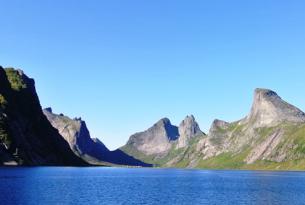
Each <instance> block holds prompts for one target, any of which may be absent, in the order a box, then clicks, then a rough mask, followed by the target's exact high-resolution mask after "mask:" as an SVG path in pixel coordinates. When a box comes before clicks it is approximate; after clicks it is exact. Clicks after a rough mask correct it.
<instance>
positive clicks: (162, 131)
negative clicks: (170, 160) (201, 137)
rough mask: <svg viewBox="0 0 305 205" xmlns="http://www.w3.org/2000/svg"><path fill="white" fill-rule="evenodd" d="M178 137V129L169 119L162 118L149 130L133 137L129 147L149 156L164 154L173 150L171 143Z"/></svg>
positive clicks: (128, 143) (128, 144)
mask: <svg viewBox="0 0 305 205" xmlns="http://www.w3.org/2000/svg"><path fill="white" fill-rule="evenodd" d="M178 137H179V132H178V127H176V126H174V125H172V124H171V122H170V120H169V119H168V118H162V119H161V120H159V121H158V122H157V123H155V124H154V125H153V126H152V127H150V128H149V129H148V130H146V131H144V132H139V133H136V134H134V135H132V136H131V137H130V139H129V141H128V142H127V146H130V147H132V148H133V149H136V150H138V151H141V152H143V153H145V154H147V155H151V154H163V153H166V152H167V151H168V150H169V149H170V148H171V146H172V144H171V142H172V141H175V140H176V139H178Z"/></svg>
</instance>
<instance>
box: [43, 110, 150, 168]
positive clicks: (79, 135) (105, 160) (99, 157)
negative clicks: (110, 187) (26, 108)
mask: <svg viewBox="0 0 305 205" xmlns="http://www.w3.org/2000/svg"><path fill="white" fill-rule="evenodd" d="M43 112H44V114H45V116H46V117H47V118H48V120H49V121H50V123H51V124H52V126H53V127H54V128H56V129H57V130H58V132H59V133H60V134H61V136H62V137H63V138H64V139H65V140H66V141H67V142H68V143H69V145H70V148H71V150H72V151H73V152H74V153H75V154H76V155H77V156H79V157H81V158H82V159H83V160H85V161H86V162H88V163H90V164H96V165H110V164H116V165H130V166H149V164H145V163H142V162H141V161H139V160H136V159H134V158H133V157H130V156H128V155H127V154H125V153H124V152H122V151H119V150H116V151H109V150H108V149H107V147H106V146H105V145H104V144H103V143H102V142H101V141H100V140H98V139H92V138H91V136H90V133H89V130H88V128H87V126H86V123H85V121H83V120H81V118H74V119H71V118H69V117H67V116H64V115H63V114H60V115H57V114H54V113H53V112H52V109H51V108H47V109H44V110H43Z"/></svg>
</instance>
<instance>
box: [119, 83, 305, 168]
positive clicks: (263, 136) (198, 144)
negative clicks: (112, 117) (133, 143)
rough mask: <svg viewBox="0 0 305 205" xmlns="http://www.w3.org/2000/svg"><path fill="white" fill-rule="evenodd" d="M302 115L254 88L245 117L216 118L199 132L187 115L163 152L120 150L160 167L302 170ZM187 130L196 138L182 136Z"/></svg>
mask: <svg viewBox="0 0 305 205" xmlns="http://www.w3.org/2000/svg"><path fill="white" fill-rule="evenodd" d="M304 116H305V114H304V113H303V112H302V111H301V110H300V109H298V108H296V107H295V106H293V105H291V104H289V103H287V102H285V101H284V100H282V98H281V97H279V96H278V95H277V93H275V92H274V91H271V90H268V89H256V90H255V92H254V99H253V104H252V108H251V111H250V113H249V114H248V115H247V116H246V117H245V118H243V119H241V120H238V121H236V122H232V123H229V122H225V121H222V120H215V121H214V122H213V124H212V126H211V128H210V131H209V134H208V135H205V134H204V133H202V134H200V132H201V131H200V130H199V129H197V128H198V127H197V125H196V123H194V120H193V119H192V117H187V118H186V119H185V120H184V121H183V122H182V123H181V125H180V127H179V137H178V138H177V140H176V141H173V142H172V143H171V144H172V145H171V149H169V150H168V151H167V152H166V154H164V155H162V156H156V155H147V154H145V152H144V154H143V152H139V150H136V149H135V148H134V147H130V146H129V147H128V146H125V147H123V148H122V149H123V150H125V149H126V150H127V151H128V153H131V155H133V156H135V157H136V158H141V159H142V160H144V161H147V162H151V163H154V164H156V165H158V166H164V167H192V168H194V167H197V168H208V169H211V168H213V169H284V170H285V169H305V146H304V144H305V134H304V133H305V118H304ZM188 122H189V123H188ZM187 124H189V125H188V126H186V125H187ZM185 126H186V127H188V128H185ZM195 130H197V131H195ZM196 133H199V134H198V136H197V135H196ZM191 135H192V136H197V137H187V138H186V139H187V140H185V138H184V137H183V136H191ZM185 142H187V143H185ZM156 146H158V145H157V144H156ZM173 147H174V148H175V149H173ZM135 150H136V151H135ZM146 153H147V152H146Z"/></svg>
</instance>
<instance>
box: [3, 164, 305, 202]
mask: <svg viewBox="0 0 305 205" xmlns="http://www.w3.org/2000/svg"><path fill="white" fill-rule="evenodd" d="M0 193H1V194H0V204H12V205H13V204H22V205H27V204H31V205H33V204H43V205H51V204H52V205H53V204H73V205H78V204H107V205H112V204H113V205H120V204H148V205H150V204H158V205H159V204H161V205H167V204H168V205H172V204H192V205H196V204H215V205H216V204H217V205H218V204H255V205H263V204H272V205H276V204H294V205H298V204H305V172H256V171H202V170H179V169H124V168H67V167H57V168H50V167H41V168H40V167H38V168H0Z"/></svg>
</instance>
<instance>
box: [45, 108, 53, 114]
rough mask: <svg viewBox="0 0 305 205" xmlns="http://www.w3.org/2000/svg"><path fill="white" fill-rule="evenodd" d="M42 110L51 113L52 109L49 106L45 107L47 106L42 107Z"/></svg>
mask: <svg viewBox="0 0 305 205" xmlns="http://www.w3.org/2000/svg"><path fill="white" fill-rule="evenodd" d="M43 110H45V111H47V112H49V113H53V110H52V108H51V107H47V108H44V109H43Z"/></svg>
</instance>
